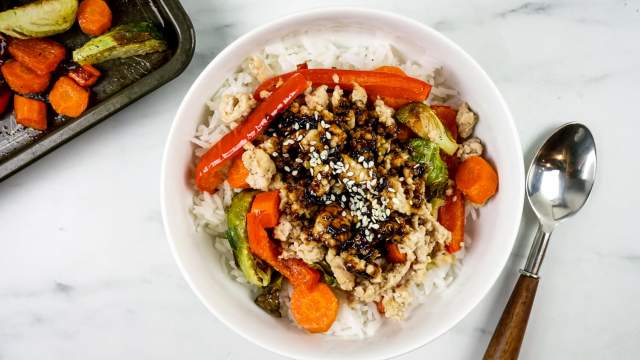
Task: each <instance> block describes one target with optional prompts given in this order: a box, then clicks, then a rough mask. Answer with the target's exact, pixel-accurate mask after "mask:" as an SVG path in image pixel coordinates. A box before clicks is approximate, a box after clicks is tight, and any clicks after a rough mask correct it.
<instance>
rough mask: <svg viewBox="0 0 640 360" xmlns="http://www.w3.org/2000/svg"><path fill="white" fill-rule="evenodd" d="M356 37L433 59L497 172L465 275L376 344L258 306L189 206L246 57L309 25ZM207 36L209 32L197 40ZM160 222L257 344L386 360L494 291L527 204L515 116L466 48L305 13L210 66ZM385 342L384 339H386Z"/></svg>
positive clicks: (208, 296) (192, 99)
mask: <svg viewBox="0 0 640 360" xmlns="http://www.w3.org/2000/svg"><path fill="white" fill-rule="evenodd" d="M314 28H324V29H325V30H326V29H327V28H328V29H333V30H335V31H336V32H340V33H353V34H355V35H356V36H359V37H361V39H362V41H367V38H368V37H369V38H370V37H371V36H375V37H377V38H380V37H381V36H383V37H387V38H388V40H389V42H390V43H391V44H393V45H394V46H396V47H397V48H399V49H401V50H402V52H403V53H404V55H405V56H407V57H408V58H414V59H416V60H420V59H423V58H425V57H427V56H428V57H429V58H430V60H429V61H433V59H435V60H436V61H438V62H439V63H441V64H442V65H444V67H445V69H446V70H447V73H448V75H447V76H448V79H449V80H450V82H451V83H452V85H453V86H454V87H455V88H456V89H458V90H459V91H460V92H461V94H462V98H463V99H466V100H467V101H468V102H469V103H470V104H471V105H472V107H473V108H474V110H475V111H477V113H478V114H479V115H480V122H479V125H478V127H477V129H476V134H477V135H478V136H479V137H480V138H481V139H483V141H484V142H485V143H486V145H487V149H488V156H489V158H490V160H491V161H492V162H493V163H494V164H495V166H496V168H497V170H498V173H499V175H500V189H499V192H498V194H497V196H496V197H495V198H494V199H493V200H491V201H490V202H489V204H488V205H487V206H485V207H484V208H483V209H482V211H481V214H480V219H479V220H478V221H476V222H475V223H474V224H472V226H470V227H469V228H468V229H467V230H468V232H469V233H470V234H471V236H472V238H473V239H474V242H473V244H472V245H471V247H470V249H469V250H468V253H467V256H466V258H465V259H464V266H463V269H462V272H461V274H460V275H459V276H458V278H457V279H456V280H455V281H454V282H453V283H452V284H451V286H450V287H449V288H448V289H447V290H445V291H443V292H440V293H437V294H433V295H432V296H431V297H430V298H429V300H428V302H427V303H426V304H424V305H423V306H420V307H418V308H417V309H416V310H415V311H414V312H413V313H412V314H411V316H410V317H409V318H408V319H407V320H406V321H405V322H402V323H398V322H392V321H387V322H385V324H384V325H383V326H382V327H381V328H380V329H379V330H378V332H377V334H376V335H375V336H374V337H373V338H369V339H366V340H340V339H335V338H331V337H327V336H321V335H308V334H306V333H304V332H303V331H301V330H299V329H298V328H295V327H294V326H292V325H290V324H288V322H287V321H286V320H278V319H275V318H273V317H271V316H269V315H267V314H265V313H264V312H263V311H262V310H260V309H259V308H258V307H257V306H255V305H254V303H253V299H252V298H251V296H250V295H249V293H248V291H247V290H246V289H245V288H244V287H243V286H241V285H239V284H238V283H236V282H234V281H233V280H232V279H231V278H230V277H229V275H228V274H226V273H223V272H222V271H221V264H220V263H219V256H218V255H217V254H216V251H215V250H214V248H213V246H212V244H211V240H210V239H209V238H207V236H205V235H204V234H201V233H197V232H196V231H195V230H194V225H193V221H192V218H191V215H190V214H189V207H190V205H191V200H192V196H193V190H192V188H191V186H190V183H191V182H190V177H191V176H192V174H191V170H190V164H191V162H192V161H193V160H192V159H193V158H192V156H193V147H192V144H191V143H190V141H189V139H190V138H191V137H192V136H193V134H194V132H195V129H196V126H197V125H198V124H199V123H200V122H202V121H203V120H204V119H205V118H206V116H207V110H206V106H205V101H206V100H207V99H209V98H210V97H211V95H212V93H213V92H214V91H215V90H216V88H217V87H219V86H220V84H221V82H222V81H223V80H224V78H225V77H226V76H228V75H229V74H230V73H232V72H233V71H234V69H235V68H236V67H237V66H238V65H239V64H240V63H241V61H242V60H243V59H244V58H245V57H246V56H248V55H250V54H251V53H253V52H256V51H258V50H259V49H260V48H261V47H262V46H263V45H264V44H266V43H268V42H270V41H274V40H276V39H278V38H280V37H282V36H284V35H291V34H296V33H299V32H302V31H304V30H308V29H314ZM200 35H206V34H200ZM161 176H162V178H161V181H162V185H161V187H162V189H161V197H162V199H161V200H162V216H163V220H164V224H165V230H166V233H167V237H168V239H169V244H170V245H171V249H172V251H173V254H174V256H175V258H176V261H177V262H178V265H179V267H180V270H181V271H182V273H183V274H184V276H185V278H186V280H187V281H188V283H189V284H190V285H191V288H192V289H193V291H194V292H195V293H196V294H197V295H198V297H199V298H200V300H202V302H203V303H204V304H205V305H206V306H207V308H208V309H209V310H210V311H211V312H212V313H213V314H215V315H216V316H217V317H218V319H220V320H221V321H222V322H224V323H225V324H227V325H228V326H229V327H230V328H232V329H233V330H235V331H236V332H238V333H239V334H241V335H242V336H244V337H245V338H247V339H248V340H249V341H252V342H254V343H256V344H258V345H260V346H263V347H265V348H267V349H269V350H272V351H274V352H277V353H280V354H283V355H286V356H290V357H293V358H300V359H338V358H349V359H382V358H389V357H393V356H397V355H400V354H403V353H406V352H409V351H411V350H414V349H416V348H418V347H420V346H422V345H424V344H426V343H428V342H429V341H431V340H433V339H435V338H436V337H438V336H439V335H441V334H443V333H444V332H445V331H447V330H449V329H451V328H452V327H453V326H454V325H455V324H456V323H458V322H459V321H460V320H461V319H462V318H463V317H464V316H465V315H467V314H468V313H469V312H470V311H471V309H473V307H474V306H476V305H477V304H478V302H480V300H481V299H482V298H483V297H484V296H485V294H486V293H487V292H488V291H489V289H490V287H491V286H492V285H493V283H494V282H495V280H496V279H497V277H498V275H499V274H500V271H501V270H502V268H503V267H504V265H505V263H506V261H507V258H508V257H509V254H510V252H511V249H512V247H513V243H514V241H515V238H516V234H517V231H518V226H519V224H520V216H521V212H522V204H523V199H524V171H523V161H522V150H521V147H520V141H519V138H518V134H517V132H516V128H515V125H514V123H513V119H512V118H511V114H510V113H509V109H508V108H507V105H506V104H505V102H504V100H503V98H502V96H501V95H500V92H499V91H498V89H497V88H496V86H495V85H494V84H493V82H492V81H491V80H490V79H489V77H488V76H487V74H486V73H485V72H484V71H483V70H482V69H481V68H480V66H479V65H478V64H477V63H476V62H475V61H474V60H473V59H472V58H471V57H470V56H469V55H468V54H467V53H465V52H464V51H463V50H462V49H461V48H460V47H458V46H457V45H456V44H454V43H453V42H452V41H451V40H449V39H447V38H445V37H444V36H442V35H441V34H440V33H438V32H436V31H435V30H433V29H431V28H429V27H427V26H425V25H424V24H421V23H419V22H417V21H414V20H411V19H408V18H405V17H401V16H398V15H394V14H391V13H385V12H380V11H372V10H365V9H355V8H328V9H319V10H313V11H309V12H305V13H298V14H295V15H291V16H288V17H286V18H283V19H280V20H277V21H275V22H272V23H270V24H267V25H265V26H262V27H260V28H257V29H255V30H253V31H251V32H250V33H248V34H246V35H244V36H242V37H240V38H239V39H238V40H236V41H234V42H233V43H232V44H231V45H229V46H228V47H227V48H226V49H224V51H222V52H221V53H220V54H219V55H218V56H217V57H216V58H215V59H213V61H211V63H210V64H209V65H208V66H207V67H206V68H205V69H204V71H203V72H202V74H200V76H199V77H198V79H197V80H196V81H195V83H194V84H193V85H192V86H191V89H189V92H188V93H187V95H186V96H185V98H184V100H183V101H182V104H181V105H180V108H179V109H178V112H177V114H176V117H175V120H174V121H173V125H172V127H171V132H170V133H169V138H168V140H167V144H166V148H165V153H164V160H163V167H162V175H161ZM381 339H384V340H382V341H381Z"/></svg>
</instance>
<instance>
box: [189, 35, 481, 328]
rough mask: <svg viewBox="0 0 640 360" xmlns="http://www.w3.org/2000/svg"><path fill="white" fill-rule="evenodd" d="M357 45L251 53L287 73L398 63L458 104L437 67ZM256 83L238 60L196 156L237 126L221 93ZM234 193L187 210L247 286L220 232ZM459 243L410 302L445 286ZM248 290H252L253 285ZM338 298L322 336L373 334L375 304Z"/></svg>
mask: <svg viewBox="0 0 640 360" xmlns="http://www.w3.org/2000/svg"><path fill="white" fill-rule="evenodd" d="M360 43H361V42H360ZM360 43H358V42H356V43H349V42H340V41H336V40H335V39H330V38H329V37H328V36H322V35H320V36H318V35H314V36H313V37H312V36H306V35H305V36H300V37H296V38H291V39H283V40H282V41H280V42H277V43H273V44H269V45H267V46H265V48H264V49H263V50H262V51H261V52H260V53H258V54H255V55H254V56H257V57H258V58H259V59H262V61H264V63H265V64H266V65H267V67H268V69H269V71H270V72H271V73H273V74H280V73H284V72H288V71H292V70H294V69H295V68H296V65H297V64H301V63H305V62H306V63H307V64H308V66H309V67H310V68H318V67H322V68H329V67H336V68H340V69H373V68H376V67H379V66H384V65H393V66H399V67H400V68H402V69H403V70H404V71H405V72H406V73H407V74H409V75H411V76H413V77H416V78H419V79H422V80H425V81H427V82H428V83H430V84H431V85H432V86H433V89H432V90H431V95H430V96H429V99H428V100H427V102H429V103H444V104H448V105H454V106H457V105H458V104H459V102H460V100H459V98H458V93H457V91H455V90H454V89H451V88H449V87H448V86H447V85H446V82H445V76H444V74H443V71H442V69H441V68H435V69H427V68H426V67H425V66H423V65H421V64H419V63H417V62H414V61H406V60H405V59H403V57H402V56H401V54H400V53H399V51H397V50H396V49H394V48H393V47H392V46H391V45H390V44H388V43H386V42H383V41H380V40H372V41H371V42H369V43H368V45H359V44H360ZM258 84H259V81H258V79H256V78H255V77H254V76H252V75H251V73H250V72H249V59H247V60H246V61H245V62H243V63H242V64H241V65H240V66H239V67H238V69H237V70H236V72H234V73H233V74H231V75H229V76H228V77H227V79H226V80H225V81H224V83H223V84H222V86H220V88H219V89H218V90H217V91H216V92H215V94H214V95H213V96H212V98H211V100H210V101H207V106H208V107H209V109H210V110H211V116H210V118H209V119H208V121H207V122H206V123H204V124H201V125H199V126H198V127H197V129H196V133H195V136H194V138H193V139H192V141H193V143H194V144H195V145H196V148H195V154H196V156H198V157H199V156H201V155H202V154H203V153H204V152H205V151H206V150H207V149H208V148H209V147H210V146H211V145H213V144H214V143H215V142H217V141H218V140H219V139H220V138H221V137H222V136H223V135H224V134H226V133H227V132H228V131H230V130H231V129H232V128H233V127H234V126H235V125H236V124H233V123H232V124H225V123H223V122H222V121H221V118H220V115H219V114H218V113H217V112H216V109H217V108H218V105H219V104H220V100H221V98H222V96H223V95H226V94H237V93H252V92H253V90H254V89H255V88H256V87H257V85H258ZM233 193H234V192H233V190H232V189H231V187H230V186H229V184H228V183H227V182H226V181H225V182H224V183H223V184H222V185H221V186H220V187H219V189H218V191H217V192H216V193H215V194H209V193H197V194H196V195H195V196H194V199H193V207H192V208H191V212H192V214H193V215H194V219H195V225H196V227H197V229H198V230H199V231H205V232H207V233H208V234H210V235H211V236H212V238H213V243H214V246H215V248H216V249H217V250H218V251H219V253H220V256H221V264H222V266H223V271H227V272H229V274H230V275H231V277H232V278H233V279H235V280H236V281H238V282H240V283H243V284H246V285H247V286H251V285H249V284H248V283H247V282H246V280H245V279H244V277H243V275H242V273H241V272H240V270H238V269H237V267H236V265H235V263H234V260H233V253H232V252H231V248H230V246H229V243H228V242H227V240H226V238H225V236H224V234H225V231H226V227H227V226H226V218H225V214H224V208H225V207H226V206H228V205H229V204H230V202H231V198H232V196H233ZM466 216H467V218H469V217H471V218H473V219H474V220H475V218H476V217H477V210H475V209H472V208H471V207H469V206H468V207H467V212H466ZM464 242H465V244H464V245H465V246H464V248H463V250H461V251H459V252H458V253H457V254H456V259H455V260H454V261H453V263H449V264H442V265H440V266H439V267H436V268H434V269H432V270H430V271H429V272H427V275H426V277H425V280H424V282H423V284H421V285H419V286H413V288H412V289H411V293H412V295H413V296H414V299H415V300H414V302H413V304H412V306H417V305H418V304H420V303H422V302H423V301H424V300H425V299H426V298H427V296H428V295H429V294H430V293H431V292H433V291H437V290H442V289H445V288H446V287H447V286H448V285H449V284H450V283H451V282H452V281H453V279H454V278H455V275H456V273H457V272H458V271H459V269H460V266H461V263H460V260H461V259H462V257H463V256H464V251H465V249H466V248H468V246H469V245H470V244H471V242H470V239H469V237H468V236H467V235H466V234H465V241H464ZM252 290H255V288H253V289H252ZM252 292H253V291H252ZM281 298H282V302H283V306H284V307H285V308H287V310H284V309H283V311H284V312H286V313H287V315H288V317H289V318H290V319H291V320H292V323H293V324H295V321H293V319H292V318H291V313H290V311H289V310H288V308H289V306H288V305H289V298H290V286H288V285H287V286H285V287H284V289H283V292H282V296H281ZM341 300H342V301H340V311H339V314H338V318H337V319H336V321H335V323H334V324H333V326H332V327H331V329H330V330H329V331H328V332H327V333H326V334H327V335H334V336H339V337H344V338H355V339H361V338H366V337H370V336H372V335H373V334H375V332H376V330H377V329H378V328H379V327H380V326H381V325H382V322H383V317H382V316H380V314H379V313H378V311H377V309H376V307H375V305H374V304H356V305H352V306H350V305H348V302H347V301H346V300H345V299H341Z"/></svg>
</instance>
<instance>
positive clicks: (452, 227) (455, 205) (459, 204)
mask: <svg viewBox="0 0 640 360" xmlns="http://www.w3.org/2000/svg"><path fill="white" fill-rule="evenodd" d="M438 222H439V223H440V224H442V226H444V227H445V228H446V229H447V230H449V231H450V232H451V242H450V243H449V244H448V245H447V251H448V252H449V253H451V254H453V253H454V252H456V251H458V250H460V249H461V248H462V246H461V244H462V241H464V198H463V196H462V193H461V192H460V190H456V191H455V193H454V194H453V196H451V197H448V198H447V199H445V203H444V205H443V206H442V207H441V208H440V210H438Z"/></svg>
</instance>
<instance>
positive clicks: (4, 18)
mask: <svg viewBox="0 0 640 360" xmlns="http://www.w3.org/2000/svg"><path fill="white" fill-rule="evenodd" d="M77 10H78V0H39V1H35V2H32V3H30V4H27V5H23V6H19V7H16V8H13V9H9V10H6V11H3V12H0V32H3V33H5V34H7V35H9V36H12V37H14V38H18V39H27V38H32V37H45V36H51V35H55V34H60V33H63V32H65V31H67V30H69V28H70V27H71V26H72V25H73V23H74V22H75V21H76V11H77Z"/></svg>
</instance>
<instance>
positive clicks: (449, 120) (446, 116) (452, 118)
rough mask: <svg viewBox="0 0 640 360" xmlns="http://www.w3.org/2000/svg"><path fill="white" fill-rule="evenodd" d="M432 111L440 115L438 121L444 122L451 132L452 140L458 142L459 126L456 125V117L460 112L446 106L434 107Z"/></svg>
mask: <svg viewBox="0 0 640 360" xmlns="http://www.w3.org/2000/svg"><path fill="white" fill-rule="evenodd" d="M431 109H433V111H434V112H435V113H436V115H438V119H440V121H442V125H444V127H445V128H447V130H449V134H450V135H451V138H452V139H453V140H456V141H457V140H458V124H457V123H456V116H457V115H458V111H456V110H454V109H452V108H451V107H449V106H446V105H432V106H431Z"/></svg>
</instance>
